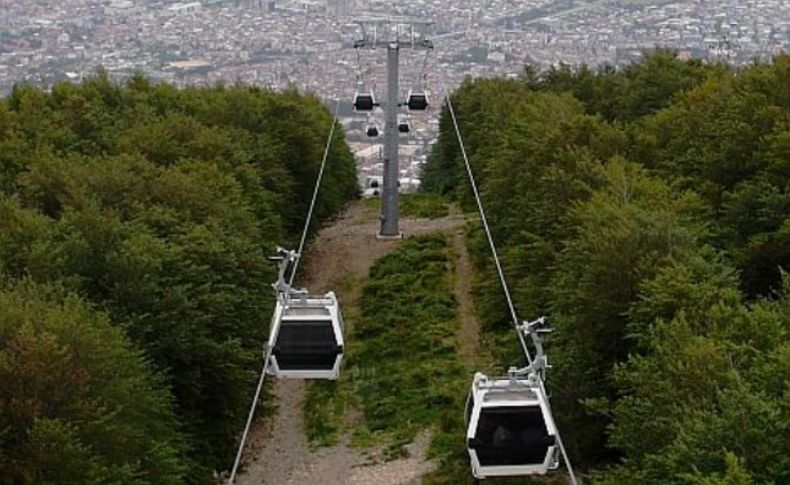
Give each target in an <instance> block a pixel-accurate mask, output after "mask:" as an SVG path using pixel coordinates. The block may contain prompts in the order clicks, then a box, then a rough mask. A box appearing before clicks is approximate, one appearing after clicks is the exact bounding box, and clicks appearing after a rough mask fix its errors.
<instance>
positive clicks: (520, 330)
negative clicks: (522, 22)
mask: <svg viewBox="0 0 790 485" xmlns="http://www.w3.org/2000/svg"><path fill="white" fill-rule="evenodd" d="M442 89H443V91H444V97H445V100H446V102H447V108H448V111H449V113H450V118H451V120H452V124H453V128H454V130H455V135H456V138H457V140H458V145H459V147H460V149H461V156H462V158H463V160H464V165H465V167H466V173H467V175H468V178H469V183H470V185H471V187H472V194H473V195H474V198H475V202H476V204H477V210H478V212H479V214H480V220H481V222H482V224H483V229H484V231H485V234H486V239H487V241H488V246H489V249H490V250H491V255H492V258H493V260H494V265H495V266H496V270H497V275H498V276H499V282H500V286H501V287H502V292H503V293H504V295H505V300H506V301H507V305H508V309H509V311H510V316H511V319H512V323H513V327H514V329H515V330H516V334H517V336H518V339H519V343H520V344H521V349H522V350H523V352H524V357H525V358H526V360H527V367H526V369H531V370H530V374H529V375H528V378H529V377H530V376H531V377H532V381H533V382H534V384H535V387H534V389H535V394H536V395H537V399H536V402H537V404H538V406H539V408H540V410H541V415H542V417H543V423H544V425H545V426H546V433H547V436H549V434H548V433H551V432H552V431H553V433H554V437H555V438H554V439H555V440H556V444H557V446H558V447H559V451H560V454H561V455H562V459H563V461H564V462H565V466H566V468H567V469H568V475H569V477H570V481H571V483H572V484H573V485H576V484H577V480H576V474H575V472H574V470H573V466H572V465H571V461H570V459H569V457H568V453H567V451H566V449H565V445H564V444H563V442H562V439H561V437H560V432H559V429H556V426H554V418H553V415H552V412H551V405H550V403H549V400H548V397H547V394H546V386H545V383H544V382H543V375H542V374H543V372H545V370H544V369H545V366H541V364H540V362H539V363H538V366H537V367H535V366H534V362H533V359H532V356H531V355H530V352H529V347H528V346H527V342H526V335H525V334H527V335H533V334H537V333H538V332H537V330H538V327H535V326H529V325H531V324H527V325H528V327H527V328H529V329H530V332H532V331H533V330H534V332H533V333H530V332H526V331H525V327H524V325H525V324H523V323H522V322H521V321H520V320H519V318H518V315H517V314H516V308H515V305H514V304H513V298H512V297H511V295H510V288H509V287H508V284H507V280H506V278H505V273H504V271H503V269H502V263H501V262H500V260H499V254H498V252H497V249H496V244H495V243H494V239H493V236H492V235H491V228H490V227H489V225H488V218H487V217H486V213H485V209H484V208H483V202H482V200H481V198H480V192H479V190H478V188H477V182H476V181H475V177H474V173H473V171H472V166H471V164H470V162H469V156H468V154H467V153H466V146H465V145H464V141H463V137H462V136H461V129H460V127H459V125H458V118H457V117H456V114H455V109H454V108H453V102H452V99H451V97H450V94H449V92H448V91H447V86H446V84H445V83H442ZM538 322H540V325H545V319H538V320H536V321H535V322H532V324H537V323H538ZM533 343H535V344H536V350H537V351H538V352H539V354H540V355H539V356H536V357H539V358H540V357H542V356H543V346H542V341H540V340H535V339H534V338H533ZM543 363H544V364H545V361H544V362H543ZM528 380H529V379H528ZM475 381H477V379H475ZM474 390H475V383H474V382H473V388H472V391H471V394H474ZM481 397H482V396H481ZM519 402H520V403H522V406H521V407H525V406H524V405H523V403H524V402H525V401H524V400H523V399H522V400H520V401H518V400H517V402H516V404H518V403H519ZM468 407H469V406H468ZM479 407H480V408H482V404H481V405H480V406H479ZM533 407H534V406H533ZM473 409H477V407H475V408H473ZM516 419H517V418H513V421H516ZM476 424H478V425H479V422H478V423H476ZM549 425H551V426H554V429H553V430H552V429H549ZM478 428H479V426H478V427H474V426H473V423H472V421H471V420H470V421H469V426H468V429H467V438H468V437H469V436H470V434H471V435H472V437H475V436H476V432H477V429H478ZM523 428H525V429H527V430H528V431H530V432H534V431H535V430H536V429H538V428H539V427H538V426H531V425H525V426H523ZM506 431H507V430H506ZM539 431H540V430H539ZM474 444H475V443H468V446H467V449H468V451H469V453H470V460H471V461H472V472H473V473H476V472H477V473H483V472H485V471H491V470H482V468H480V467H478V469H477V470H475V463H474V457H473V456H472V452H473V451H474V450H473V448H472V446H469V445H474ZM491 445H492V447H493V442H492V443H491ZM490 448H491V447H490ZM519 465H520V466H519ZM533 465H534V466H535V467H534V468H531V466H533ZM481 466H482V465H481ZM492 466H493V467H497V466H505V467H506V468H508V466H509V465H492ZM552 466H553V462H552V461H550V460H549V455H548V454H547V457H546V460H545V461H544V462H543V463H542V464H540V465H537V464H525V463H521V464H517V465H516V466H515V467H513V468H508V469H507V470H505V469H498V470H493V471H494V472H501V473H500V474H503V473H507V474H509V475H528V474H534V473H545V472H546V471H548V470H549V469H553V468H552Z"/></svg>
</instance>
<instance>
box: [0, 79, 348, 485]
mask: <svg viewBox="0 0 790 485" xmlns="http://www.w3.org/2000/svg"><path fill="white" fill-rule="evenodd" d="M331 123H332V116H331V114H330V113H329V111H328V110H327V109H326V108H325V107H324V106H322V105H321V103H320V102H319V101H318V100H317V99H316V98H314V97H311V96H305V95H302V94H299V93H298V92H295V91H289V92H285V93H275V92H271V91H267V90H261V89H257V88H252V87H245V86H232V87H226V86H214V87H209V88H187V89H183V90H179V89H176V88H174V87H172V86H170V85H167V84H154V83H151V82H150V81H148V80H147V79H146V78H145V77H143V76H140V75H138V76H135V77H133V78H131V79H130V80H129V81H127V82H126V83H124V84H115V83H112V82H110V81H109V80H108V79H107V77H106V76H105V75H103V74H101V73H100V74H99V75H97V76H96V77H93V78H90V79H87V80H85V81H84V82H82V83H81V84H71V83H62V84H57V85H55V86H54V87H53V88H52V89H51V91H50V92H45V91H42V90H40V89H38V88H35V87H32V86H28V85H20V86H18V87H16V88H15V89H14V90H13V92H12V93H11V94H10V95H9V96H8V98H6V99H4V100H2V102H0V163H2V170H0V274H2V275H3V276H2V278H3V279H5V280H6V281H8V282H9V284H11V285H13V284H15V283H14V281H18V280H30V281H32V282H35V283H37V284H43V285H56V286H59V287H62V288H63V289H64V291H66V292H68V293H69V294H76V295H79V297H80V298H82V299H83V300H84V301H86V302H89V303H90V304H92V305H95V306H96V308H98V309H100V310H101V311H102V312H104V314H106V317H105V318H106V319H107V320H108V321H109V322H110V323H111V324H112V325H113V326H114V328H115V329H116V330H117V331H118V332H121V333H120V335H122V336H123V338H124V339H128V341H129V342H130V344H126V345H132V346H133V348H134V349H136V350H135V352H139V353H141V355H143V356H144V358H145V361H146V362H150V365H151V366H152V367H153V371H154V372H155V373H156V375H158V376H160V377H161V379H160V381H161V383H162V386H160V390H161V389H164V390H165V391H166V393H167V394H165V397H169V396H171V397H172V402H173V405H172V406H171V407H170V408H168V412H170V413H171V416H170V418H171V419H172V420H173V422H175V423H177V424H178V430H179V432H182V434H183V439H182V442H183V444H184V446H182V448H178V450H179V453H180V454H176V455H173V456H174V458H173V459H174V460H181V459H182V458H184V457H186V458H184V460H191V461H190V462H189V466H188V467H186V468H188V477H187V478H188V479H189V480H190V481H194V482H206V481H210V480H211V476H212V471H215V470H216V471H221V470H224V469H226V468H227V467H228V466H229V465H230V463H231V461H232V456H233V452H234V451H235V450H234V446H235V444H236V440H237V437H238V433H239V430H240V429H241V427H242V425H243V422H244V418H245V417H246V411H247V408H248V405H249V399H250V398H251V395H252V394H251V389H253V386H254V384H253V383H254V382H255V378H256V375H257V372H258V371H259V369H260V359H261V355H262V353H261V352H262V345H263V342H264V340H265V337H266V332H267V325H268V322H269V319H270V316H271V310H272V306H273V305H272V302H271V296H270V295H271V293H270V292H271V287H270V283H272V281H273V280H274V278H275V268H274V267H273V265H272V264H271V263H270V262H269V261H267V256H268V255H271V254H274V251H275V248H276V246H277V245H283V246H287V245H291V244H295V242H296V241H297V240H298V236H299V235H300V233H301V229H302V224H303V223H304V218H305V216H306V213H307V207H308V203H309V201H310V195H311V194H312V188H313V186H314V183H315V178H316V175H317V171H318V167H319V164H320V162H321V159H322V155H323V150H324V144H325V142H326V136H327V133H328V132H329V127H330V124H331ZM343 136H344V135H343V133H342V130H337V131H336V132H335V137H334V139H333V141H332V147H331V150H330V153H329V157H328V161H327V171H326V173H325V177H324V184H323V185H322V190H321V192H320V197H319V200H318V202H317V208H316V217H317V219H318V220H321V219H323V218H326V217H328V216H331V215H333V214H335V213H336V212H337V211H338V210H340V209H341V208H342V206H343V205H344V204H345V203H346V202H347V201H349V200H350V199H352V198H354V197H356V195H357V192H358V187H357V179H356V171H355V167H354V160H353V156H352V155H351V153H350V151H349V150H348V147H347V145H346V143H345V141H344V138H343ZM316 227H317V224H314V225H313V227H312V229H313V230H314V229H315V228H316ZM31 291H32V293H33V294H35V293H36V292H35V291H34V290H31ZM135 355H136V354H135ZM43 371H44V369H42V372H43ZM160 381H158V382H160ZM108 412H109V411H108ZM35 418H41V419H44V418H46V416H35ZM120 418H121V417H119V418H118V419H120ZM139 418H140V420H144V419H145V417H144V416H140V417H139ZM107 419H109V415H108V416H107ZM32 425H33V424H32V422H31V426H32ZM132 425H133V423H132V422H130V423H126V424H124V426H132ZM42 426H48V428H42V429H44V431H46V430H49V431H46V432H52V433H59V435H58V436H62V437H63V438H62V439H63V440H66V439H67V438H68V439H71V438H69V437H70V436H72V435H74V434H75V433H77V434H78V433H79V432H80V429H79V428H75V424H74V423H72V422H70V421H69V420H68V419H65V420H64V421H63V422H62V423H54V424H52V423H50V422H48V421H42ZM53 426H59V427H57V428H53ZM144 429H145V428H144V427H141V430H140V432H142V430H144ZM44 431H42V432H44ZM42 436H43V435H42ZM155 438H156V436H153V437H152V439H155ZM163 439H164V438H163ZM75 443H77V444H78V445H79V446H78V448H74V449H73V450H71V451H69V453H71V452H73V453H81V454H84V456H85V457H90V453H91V451H90V448H89V447H86V446H87V445H85V444H84V443H82V444H80V443H78V442H76V441H75ZM77 444H75V446H77ZM56 450H57V448H56V449H55V451H53V453H55V452H56ZM184 450H186V453H182V451H184ZM64 453H65V451H64ZM80 456H82V455H80ZM52 459H53V460H55V459H57V460H66V458H65V455H64V456H54V455H53V457H52ZM86 459H88V458H86ZM97 463H98V464H99V465H101V463H102V462H100V461H97ZM184 463H187V461H181V465H179V466H181V467H182V468H178V467H176V468H175V469H176V470H180V471H179V473H182V472H183V470H184ZM99 465H97V466H99ZM102 466H104V465H102ZM97 470H98V469H97ZM97 473H99V472H97ZM101 473H105V472H103V471H102V472H101ZM129 473H137V471H136V470H133V469H130V471H129ZM97 476H100V475H97ZM101 476H106V475H101ZM135 476H136V475H135ZM140 476H141V478H140V480H141V481H142V482H149V483H159V482H160V481H162V480H160V479H158V478H155V477H154V478H150V477H149V478H146V476H145V475H140ZM99 480H101V478H99Z"/></svg>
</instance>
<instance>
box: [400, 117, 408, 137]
mask: <svg viewBox="0 0 790 485" xmlns="http://www.w3.org/2000/svg"><path fill="white" fill-rule="evenodd" d="M410 131H411V126H410V125H409V120H407V119H406V118H403V117H401V118H400V119H398V133H408V132H410Z"/></svg>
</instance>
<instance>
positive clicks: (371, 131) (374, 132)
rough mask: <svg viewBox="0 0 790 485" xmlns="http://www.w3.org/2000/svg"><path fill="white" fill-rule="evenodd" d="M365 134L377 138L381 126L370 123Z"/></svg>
mask: <svg viewBox="0 0 790 485" xmlns="http://www.w3.org/2000/svg"><path fill="white" fill-rule="evenodd" d="M365 134H367V135H368V136H369V137H370V138H375V137H377V136H379V127H378V126H377V125H375V124H372V125H368V128H367V130H366V131H365Z"/></svg>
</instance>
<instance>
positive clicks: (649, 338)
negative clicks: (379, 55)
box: [424, 51, 790, 484]
mask: <svg viewBox="0 0 790 485" xmlns="http://www.w3.org/2000/svg"><path fill="white" fill-rule="evenodd" d="M453 103H454V107H455V110H456V112H457V114H458V117H459V122H460V126H461V131H462V133H463V136H464V139H465V141H466V143H467V149H468V151H469V153H470V158H471V162H472V164H473V167H474V171H475V173H476V174H477V177H478V181H479V183H480V186H481V193H482V198H483V200H484V202H485V204H486V208H487V212H488V214H489V217H490V219H491V221H490V222H491V226H492V228H493V230H494V238H495V240H496V241H497V243H498V244H499V246H500V250H501V253H502V257H503V260H504V265H505V272H506V273H507V276H508V277H509V280H510V282H511V285H512V289H513V292H514V295H515V301H516V304H517V307H518V310H519V314H520V315H521V316H522V317H523V318H529V317H536V316H539V315H541V314H547V315H549V317H550V319H551V321H552V322H553V323H554V325H555V327H556V328H557V332H556V333H555V334H554V335H553V337H552V339H551V340H550V342H549V344H548V350H549V357H550V360H551V361H552V362H553V363H554V365H555V367H554V368H553V369H552V370H551V372H550V375H549V383H548V385H549V387H550V389H551V392H552V403H553V405H554V407H555V410H556V413H557V418H558V420H559V424H560V428H561V429H562V430H564V439H565V441H566V443H567V444H568V446H569V451H570V454H571V456H572V457H573V459H574V460H575V461H576V462H577V463H576V464H577V465H581V466H582V468H583V469H584V470H586V471H587V472H588V473H592V476H593V477H594V478H595V479H596V480H598V481H601V482H606V483H613V484H614V483H668V482H676V483H677V482H683V483H706V484H714V483H716V484H718V483H748V482H754V483H784V482H786V481H788V480H790V475H788V470H790V461H788V454H787V450H788V446H789V445H790V443H789V442H788V439H790V438H789V437H790V433H789V431H790V430H788V428H790V415H789V414H788V411H790V409H788V404H787V395H788V381H787V376H788V375H790V372H788V371H789V370H790V368H788V362H790V358H788V357H789V356H790V354H789V353H788V352H789V351H790V346H789V345H790V343H789V342H788V337H787V332H788V325H789V324H790V303H789V302H788V290H787V289H783V286H785V288H786V285H787V283H786V284H785V285H783V270H785V269H788V268H790V218H789V217H788V216H789V215H790V190H789V189H790V170H789V169H790V150H789V149H788V148H789V147H790V144H788V141H790V57H789V56H781V57H777V58H776V59H775V60H774V62H773V63H771V64H768V65H761V64H756V65H752V66H749V67H746V68H742V69H737V70H736V69H734V68H730V67H727V66H721V65H702V64H700V63H697V62H683V61H680V60H677V59H675V57H674V55H673V54H672V53H670V52H663V51H662V52H657V53H655V54H652V55H650V56H648V57H647V58H646V59H645V60H644V62H642V63H640V64H636V65H634V66H631V67H629V68H626V69H623V70H618V71H615V70H613V69H609V68H604V69H601V70H600V71H592V70H589V69H586V68H583V69H580V70H577V71H571V70H570V69H567V68H559V69H554V70H552V71H549V72H547V73H543V74H537V73H536V72H535V71H534V70H527V72H526V73H525V75H524V76H523V77H522V78H521V79H519V80H508V81H506V80H499V79H490V80H477V81H467V82H466V83H464V85H463V86H462V87H461V89H460V90H458V91H457V92H456V93H455V95H454V96H453ZM440 129H441V135H440V139H439V141H438V143H437V144H436V146H435V149H434V151H433V153H432V155H431V158H430V160H429V163H428V165H427V169H426V175H425V179H424V188H425V190H428V191H432V192H438V193H443V194H449V195H450V196H451V197H453V198H455V199H457V200H459V201H460V202H461V203H462V204H464V205H465V206H466V207H468V208H470V209H471V208H472V206H471V205H470V191H469V189H468V182H467V181H466V179H465V173H464V171H463V165H462V163H463V162H462V159H461V156H460V150H459V148H458V144H457V141H456V138H455V133H454V131H453V127H452V124H451V121H450V119H449V114H448V112H447V110H446V108H445V111H444V112H443V116H442V119H441V122H440ZM470 246H471V250H472V255H473V257H474V258H475V260H476V263H477V265H478V267H479V268H480V278H479V282H478V285H477V291H478V293H479V297H478V298H477V301H478V305H479V312H480V316H481V319H482V321H483V324H484V330H485V335H484V337H485V339H486V341H487V342H488V344H489V345H490V346H491V347H492V348H495V349H496V351H497V353H498V355H499V359H500V361H501V363H502V364H503V365H507V364H513V363H514V362H515V361H516V360H517V359H518V358H519V354H518V349H517V346H516V344H515V339H514V337H513V335H512V333H511V332H512V330H510V329H509V322H508V316H507V312H506V311H505V307H504V302H503V299H502V296H501V292H500V288H499V287H498V284H497V281H496V279H495V278H494V277H493V274H492V272H491V263H490V256H489V254H488V248H487V246H486V243H485V240H484V238H483V236H482V234H481V232H480V231H479V230H474V231H473V232H472V234H471V237H470Z"/></svg>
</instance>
